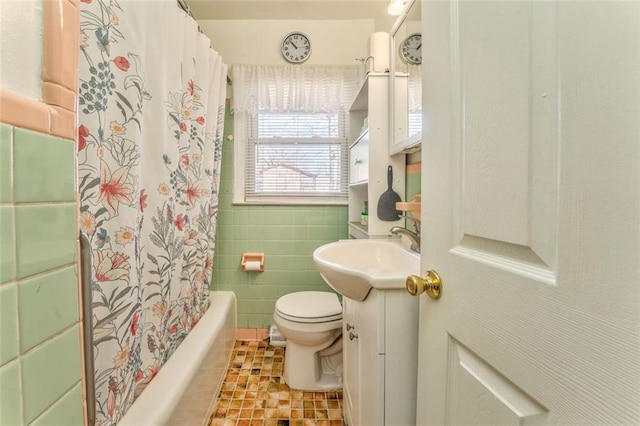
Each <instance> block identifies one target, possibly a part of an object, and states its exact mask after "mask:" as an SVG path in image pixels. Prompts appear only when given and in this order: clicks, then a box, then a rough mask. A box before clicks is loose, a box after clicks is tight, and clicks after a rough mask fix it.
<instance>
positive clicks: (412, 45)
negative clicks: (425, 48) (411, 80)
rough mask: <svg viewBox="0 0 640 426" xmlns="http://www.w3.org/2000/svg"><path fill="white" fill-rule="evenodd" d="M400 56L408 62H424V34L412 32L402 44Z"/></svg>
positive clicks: (418, 63) (415, 63)
mask: <svg viewBox="0 0 640 426" xmlns="http://www.w3.org/2000/svg"><path fill="white" fill-rule="evenodd" d="M400 57H401V58H402V60H403V61H404V62H406V63H408V64H414V65H420V64H421V63H422V34H418V33H416V34H411V35H410V36H409V37H407V38H406V39H405V40H404V41H403V42H402V44H401V45H400Z"/></svg>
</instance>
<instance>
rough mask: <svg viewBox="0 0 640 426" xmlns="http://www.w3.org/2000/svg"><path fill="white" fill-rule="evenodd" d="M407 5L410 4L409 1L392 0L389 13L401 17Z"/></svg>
mask: <svg viewBox="0 0 640 426" xmlns="http://www.w3.org/2000/svg"><path fill="white" fill-rule="evenodd" d="M407 3H409V0H391V2H390V3H389V6H387V13H388V14H389V15H393V16H398V15H401V14H402V11H403V10H404V7H405V6H406V5H407Z"/></svg>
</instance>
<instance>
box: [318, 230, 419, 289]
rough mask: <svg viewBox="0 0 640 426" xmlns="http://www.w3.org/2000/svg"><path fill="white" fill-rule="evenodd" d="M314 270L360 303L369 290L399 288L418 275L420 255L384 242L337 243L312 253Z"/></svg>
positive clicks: (389, 242)
mask: <svg viewBox="0 0 640 426" xmlns="http://www.w3.org/2000/svg"><path fill="white" fill-rule="evenodd" d="M313 261H314V263H315V265H316V269H317V270H318V272H320V275H322V278H324V280H325V281H326V283H327V284H329V286H330V287H331V288H332V289H334V290H335V291H337V292H338V293H340V294H342V295H343V296H345V297H348V298H349V299H353V300H358V301H362V300H364V299H365V298H366V297H367V295H368V294H369V291H370V290H371V289H372V288H376V289H380V290H390V289H403V288H405V282H406V279H407V276H408V275H411V274H415V275H419V274H420V255H418V254H417V253H414V252H412V251H409V250H407V249H406V248H404V247H403V246H402V245H401V244H400V243H399V242H396V241H388V240H340V241H336V242H334V243H329V244H325V245H323V246H320V247H318V248H317V249H316V250H315V251H314V252H313Z"/></svg>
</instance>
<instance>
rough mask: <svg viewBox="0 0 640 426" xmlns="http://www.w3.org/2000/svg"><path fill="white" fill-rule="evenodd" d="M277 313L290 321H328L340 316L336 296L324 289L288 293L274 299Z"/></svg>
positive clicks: (340, 309) (338, 302)
mask: <svg viewBox="0 0 640 426" xmlns="http://www.w3.org/2000/svg"><path fill="white" fill-rule="evenodd" d="M276 311H277V312H278V314H279V315H280V316H281V317H283V318H285V319H288V320H290V321H297V322H316V323H317V322H328V321H335V320H339V319H341V318H342V305H340V300H338V296H337V295H336V294H334V293H328V292H324V291H300V292H297V293H289V294H286V295H284V296H282V297H281V298H279V299H278V300H277V301H276Z"/></svg>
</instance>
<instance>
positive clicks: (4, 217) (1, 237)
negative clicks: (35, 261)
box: [0, 206, 16, 284]
mask: <svg viewBox="0 0 640 426" xmlns="http://www.w3.org/2000/svg"><path fill="white" fill-rule="evenodd" d="M13 209H14V208H13V207H12V206H0V284H1V283H4V282H7V281H11V280H13V279H15V276H16V253H15V246H14V240H15V237H14V235H15V234H14V229H15V228H14V222H13Z"/></svg>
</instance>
